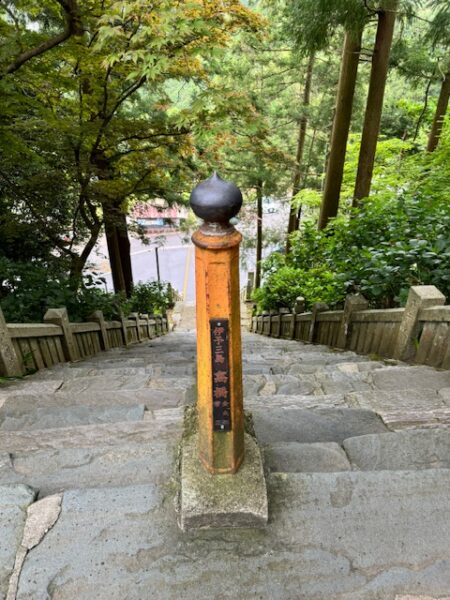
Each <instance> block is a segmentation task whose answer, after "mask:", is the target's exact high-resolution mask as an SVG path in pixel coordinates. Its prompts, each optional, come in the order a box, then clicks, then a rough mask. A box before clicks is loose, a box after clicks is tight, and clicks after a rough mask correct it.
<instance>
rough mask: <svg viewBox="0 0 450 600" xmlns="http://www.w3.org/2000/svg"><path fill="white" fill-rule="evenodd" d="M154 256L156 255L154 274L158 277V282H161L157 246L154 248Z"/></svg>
mask: <svg viewBox="0 0 450 600" xmlns="http://www.w3.org/2000/svg"><path fill="white" fill-rule="evenodd" d="M155 257H156V276H157V278H158V283H161V275H160V273H159V254H158V246H156V248H155Z"/></svg>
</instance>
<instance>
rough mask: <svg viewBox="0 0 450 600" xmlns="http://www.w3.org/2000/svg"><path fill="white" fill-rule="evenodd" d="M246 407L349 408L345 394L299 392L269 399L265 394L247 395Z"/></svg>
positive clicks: (251, 408) (278, 395)
mask: <svg viewBox="0 0 450 600" xmlns="http://www.w3.org/2000/svg"><path fill="white" fill-rule="evenodd" d="M245 406H246V408H248V409H250V410H253V409H254V408H258V407H259V408H264V407H267V406H270V409H272V408H276V407H283V408H308V409H314V408H338V407H343V408H348V404H347V402H346V401H345V395H344V394H322V395H320V394H314V395H313V394H311V395H308V396H302V395H297V394H291V395H285V394H277V395H276V396H270V398H269V399H268V398H267V397H265V396H261V395H260V396H254V395H252V396H247V397H246V398H245Z"/></svg>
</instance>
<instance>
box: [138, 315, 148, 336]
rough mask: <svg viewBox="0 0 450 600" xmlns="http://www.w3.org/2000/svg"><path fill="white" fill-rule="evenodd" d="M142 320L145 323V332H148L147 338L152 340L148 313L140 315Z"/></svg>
mask: <svg viewBox="0 0 450 600" xmlns="http://www.w3.org/2000/svg"><path fill="white" fill-rule="evenodd" d="M140 318H141V319H143V320H144V321H145V330H146V332H147V338H148V339H150V324H149V318H148V314H147V313H142V314H141V315H140Z"/></svg>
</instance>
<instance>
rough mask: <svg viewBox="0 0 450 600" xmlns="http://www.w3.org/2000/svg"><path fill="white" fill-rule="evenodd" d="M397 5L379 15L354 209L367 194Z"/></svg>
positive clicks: (386, 5) (392, 1) (394, 2)
mask: <svg viewBox="0 0 450 600" xmlns="http://www.w3.org/2000/svg"><path fill="white" fill-rule="evenodd" d="M398 3H399V0H389V1H386V2H385V3H384V6H383V8H382V9H380V11H379V12H378V27H377V35H376V39H375V46H374V51H373V57H372V68H371V71H370V83H369V93H368V96H367V104H366V112H365V115H364V126H363V133H362V138H361V149H360V151H359V161H358V171H357V175H356V183H355V192H354V196H353V206H355V207H356V206H358V204H359V200H361V198H366V197H367V196H368V195H369V193H370V185H371V183H372V173H373V164H374V160H375V151H376V148H377V140H378V133H379V131H380V122H381V113H382V110H383V98H384V89H385V86H386V78H387V72H388V66H389V54H390V51H391V45H392V37H393V35H394V26H395V17H396V10H397V7H398Z"/></svg>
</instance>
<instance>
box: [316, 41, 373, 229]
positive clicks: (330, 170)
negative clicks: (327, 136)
mask: <svg viewBox="0 0 450 600" xmlns="http://www.w3.org/2000/svg"><path fill="white" fill-rule="evenodd" d="M361 36H362V31H359V32H358V33H356V34H354V33H351V32H347V33H346V35H345V41H344V48H343V51H342V64H341V72H340V75H339V86H338V91H337V98H336V110H335V115H334V123H333V131H332V134H331V145H330V154H329V157H328V164H327V172H326V176H325V188H324V193H323V199H322V205H321V208H320V217H319V229H324V228H325V227H326V226H327V224H328V221H329V220H330V219H331V218H333V217H335V216H336V215H337V213H338V208H339V195H340V193H341V186H342V177H343V173H344V163H345V152H346V149H347V140H348V133H349V131H350V121H351V118H352V108H353V97H354V94H355V85H356V76H357V73H358V62H359V54H360V52H361Z"/></svg>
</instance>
